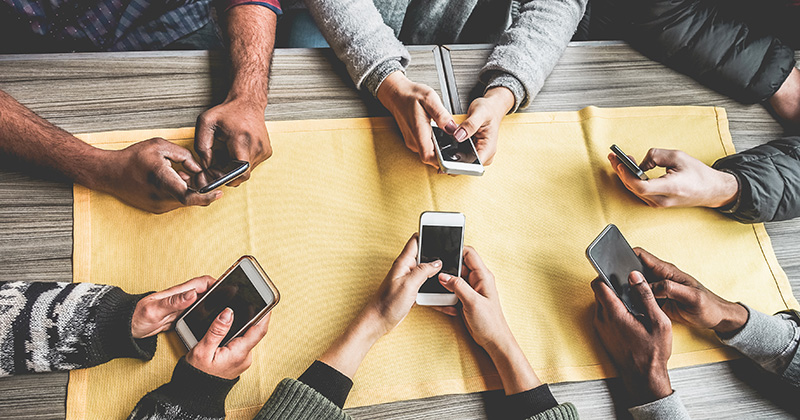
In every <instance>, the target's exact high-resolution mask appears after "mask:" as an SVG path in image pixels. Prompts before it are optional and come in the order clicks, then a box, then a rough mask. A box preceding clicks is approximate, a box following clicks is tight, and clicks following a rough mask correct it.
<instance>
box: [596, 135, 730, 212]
mask: <svg viewBox="0 0 800 420" xmlns="http://www.w3.org/2000/svg"><path fill="white" fill-rule="evenodd" d="M631 159H633V158H631ZM608 160H609V161H610V162H611V166H612V167H613V168H614V171H615V172H616V173H617V175H618V176H619V179H620V180H621V181H622V183H623V184H625V187H626V188H627V189H629V190H630V191H631V192H632V193H634V194H636V196H637V197H639V198H641V199H642V201H644V202H645V203H647V205H649V206H650V207H694V206H702V207H711V208H717V207H722V206H725V205H728V204H730V203H732V202H734V201H735V200H736V197H737V196H738V194H739V183H738V181H737V180H736V177H735V176H733V175H732V174H729V173H727V172H723V171H718V170H716V169H714V168H711V167H709V166H708V165H706V164H705V163H703V162H700V161H699V160H697V159H695V158H693V157H691V156H689V155H688V154H686V153H684V152H682V151H680V150H667V149H650V150H649V151H648V152H647V155H646V156H645V158H644V160H642V163H641V165H639V167H640V168H642V170H643V171H649V170H650V169H653V168H655V167H656V166H661V167H666V168H667V173H666V174H665V175H663V176H661V177H659V178H655V179H650V180H648V181H642V180H640V179H639V178H637V177H635V176H633V174H631V173H630V172H629V171H628V169H627V168H626V167H625V165H623V164H622V162H620V160H619V159H618V158H617V157H616V156H615V155H614V154H613V153H611V154H609V155H608Z"/></svg>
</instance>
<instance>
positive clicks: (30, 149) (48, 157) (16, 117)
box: [0, 91, 102, 188]
mask: <svg viewBox="0 0 800 420" xmlns="http://www.w3.org/2000/svg"><path fill="white" fill-rule="evenodd" d="M100 154H102V151H101V150H99V149H97V148H95V147H93V146H91V145H89V144H87V143H85V142H83V141H81V140H79V139H78V138H76V137H75V136H73V135H71V134H69V133H67V132H66V131H64V130H62V129H60V128H58V127H56V126H55V125H53V124H51V123H49V122H47V121H46V120H45V119H43V118H41V117H40V116H38V115H36V114H35V113H34V112H33V111H31V110H30V109H28V108H26V107H25V106H23V105H22V104H20V103H19V102H17V101H16V100H15V99H14V98H12V97H11V96H10V95H8V94H7V93H5V92H3V91H0V155H2V156H4V157H7V158H10V159H14V160H16V161H18V162H20V163H24V164H26V165H29V166H32V167H35V168H37V169H40V170H46V171H51V172H54V173H55V174H56V175H59V176H63V177H66V178H68V179H70V180H72V181H74V182H76V183H79V184H82V185H85V186H87V187H89V188H95V187H96V186H97V184H98V181H99V180H98V179H97V169H98V166H99V164H100V163H101V162H102V159H100V158H99V155H100Z"/></svg>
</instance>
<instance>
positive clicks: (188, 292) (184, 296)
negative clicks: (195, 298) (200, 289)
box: [181, 290, 194, 300]
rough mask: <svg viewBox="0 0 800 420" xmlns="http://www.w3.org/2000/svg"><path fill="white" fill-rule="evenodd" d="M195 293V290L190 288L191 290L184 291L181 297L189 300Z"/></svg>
mask: <svg viewBox="0 0 800 420" xmlns="http://www.w3.org/2000/svg"><path fill="white" fill-rule="evenodd" d="M193 294H194V290H189V291H186V292H183V294H182V295H181V299H183V300H189V299H191V298H192V295H193Z"/></svg>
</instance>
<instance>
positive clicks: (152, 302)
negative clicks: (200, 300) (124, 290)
mask: <svg viewBox="0 0 800 420" xmlns="http://www.w3.org/2000/svg"><path fill="white" fill-rule="evenodd" d="M216 281H217V280H216V279H215V278H213V277H211V276H202V277H196V278H193V279H191V280H189V281H187V282H185V283H182V284H179V285H177V286H173V287H170V288H169V289H167V290H164V291H161V292H157V293H153V294H150V295H147V296H145V297H143V298H142V299H141V300H140V301H139V302H138V303H137V304H136V308H135V309H134V310H133V317H131V334H133V338H147V337H151V336H154V335H156V334H158V333H160V332H162V331H166V330H168V329H170V328H172V326H173V324H174V323H175V320H176V319H177V318H178V316H180V314H181V313H183V311H184V310H186V308H188V307H189V306H191V305H192V304H193V303H194V302H195V301H196V300H197V296H198V295H200V294H203V293H205V291H206V290H208V289H209V288H210V287H211V285H213V284H214V283H215V282H216Z"/></svg>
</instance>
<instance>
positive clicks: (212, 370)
mask: <svg viewBox="0 0 800 420" xmlns="http://www.w3.org/2000/svg"><path fill="white" fill-rule="evenodd" d="M271 316H272V314H271V313H269V314H267V315H266V316H265V317H264V318H262V319H261V320H260V321H258V323H256V324H255V325H252V326H251V327H250V328H248V329H247V331H246V332H245V333H244V335H242V336H239V337H236V338H234V339H233V340H231V341H230V343H228V344H227V345H226V346H223V347H220V344H222V340H223V339H224V338H225V336H226V335H227V334H228V331H229V330H230V329H231V325H232V324H233V311H232V310H231V309H230V308H225V310H223V311H222V312H220V314H219V315H217V317H216V318H215V319H214V322H212V323H211V327H209V328H208V332H206V335H205V336H203V339H202V340H200V341H199V342H198V343H197V345H196V346H194V348H192V350H191V351H189V353H188V354H187V355H186V361H187V362H189V364H190V365H192V366H194V367H195V368H197V369H199V370H201V371H203V372H205V373H207V374H209V375H213V376H216V377H219V378H224V379H235V378H237V377H238V376H239V375H241V374H242V372H244V371H246V370H247V368H249V367H250V364H251V363H252V362H253V356H252V354H251V353H250V352H251V351H252V350H253V348H254V347H255V346H256V344H258V342H259V341H261V339H262V338H264V335H266V334H267V329H268V327H269V319H270V317H271Z"/></svg>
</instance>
